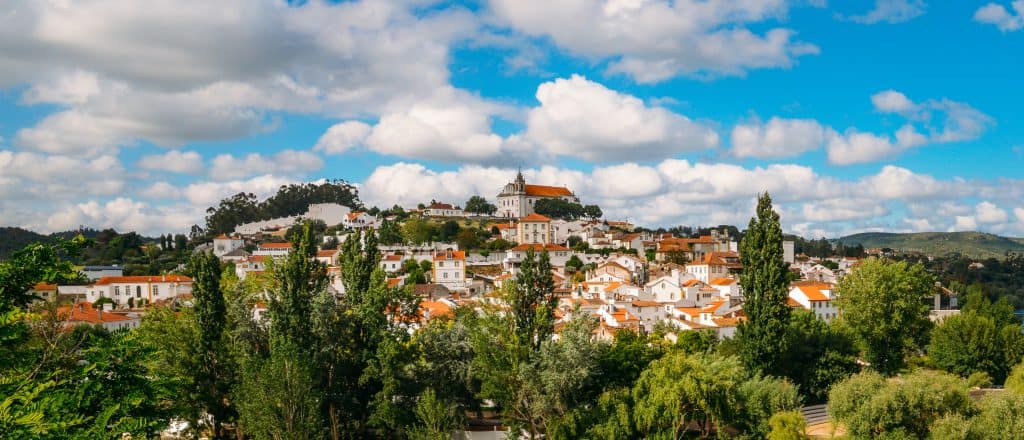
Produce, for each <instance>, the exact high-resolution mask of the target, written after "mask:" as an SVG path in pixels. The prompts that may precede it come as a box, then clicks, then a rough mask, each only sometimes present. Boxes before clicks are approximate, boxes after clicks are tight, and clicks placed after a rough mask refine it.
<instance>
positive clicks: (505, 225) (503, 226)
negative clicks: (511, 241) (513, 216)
mask: <svg viewBox="0 0 1024 440" xmlns="http://www.w3.org/2000/svg"><path fill="white" fill-rule="evenodd" d="M494 227H496V228H498V229H515V228H516V225H514V224H509V223H498V224H496V225H494Z"/></svg>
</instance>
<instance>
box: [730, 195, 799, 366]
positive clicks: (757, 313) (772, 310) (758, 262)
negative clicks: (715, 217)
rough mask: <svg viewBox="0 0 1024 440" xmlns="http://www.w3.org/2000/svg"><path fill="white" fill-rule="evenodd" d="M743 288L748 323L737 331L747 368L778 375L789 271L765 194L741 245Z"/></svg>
mask: <svg viewBox="0 0 1024 440" xmlns="http://www.w3.org/2000/svg"><path fill="white" fill-rule="evenodd" d="M740 262H741V263H743V272H742V273H741V274H740V286H741V287H742V288H743V292H744V295H745V296H746V302H745V303H744V305H743V311H744V313H745V314H746V315H747V320H746V321H743V322H742V323H741V324H740V326H739V328H738V329H737V338H738V339H739V341H740V346H741V354H742V358H743V362H744V364H745V365H746V366H747V368H749V369H750V370H752V371H762V372H764V373H767V374H779V372H780V370H781V369H782V365H781V364H780V361H781V359H782V357H783V356H784V353H785V351H786V341H785V337H784V336H785V331H786V328H787V326H788V323H789V312H790V310H789V306H788V305H786V299H787V297H788V287H787V286H788V285H789V281H788V278H787V276H788V274H789V267H788V264H786V262H785V261H783V259H782V227H781V226H780V224H779V214H778V213H776V212H775V211H774V210H773V209H772V200H771V197H770V196H769V195H768V193H764V194H762V195H760V196H759V197H758V200H757V214H756V215H755V216H754V217H753V218H751V219H750V224H749V226H748V227H747V231H746V234H745V235H744V236H743V240H742V241H741V242H740Z"/></svg>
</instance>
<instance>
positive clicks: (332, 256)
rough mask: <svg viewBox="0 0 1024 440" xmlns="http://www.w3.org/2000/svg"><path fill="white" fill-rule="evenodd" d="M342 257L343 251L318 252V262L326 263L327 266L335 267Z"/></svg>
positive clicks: (328, 250)
mask: <svg viewBox="0 0 1024 440" xmlns="http://www.w3.org/2000/svg"><path fill="white" fill-rule="evenodd" d="M340 255H341V251H339V250H337V249H321V250H318V251H316V259H317V261H319V262H321V263H324V264H325V265H327V266H334V265H335V264H336V263H337V262H338V257H339V256H340Z"/></svg>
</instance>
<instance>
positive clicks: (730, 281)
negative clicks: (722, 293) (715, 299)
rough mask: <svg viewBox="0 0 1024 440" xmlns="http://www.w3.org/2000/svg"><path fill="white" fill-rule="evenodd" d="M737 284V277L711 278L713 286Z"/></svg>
mask: <svg viewBox="0 0 1024 440" xmlns="http://www.w3.org/2000/svg"><path fill="white" fill-rule="evenodd" d="M733 284H736V279H735V278H715V279H713V280H711V285H712V286H731V285H733Z"/></svg>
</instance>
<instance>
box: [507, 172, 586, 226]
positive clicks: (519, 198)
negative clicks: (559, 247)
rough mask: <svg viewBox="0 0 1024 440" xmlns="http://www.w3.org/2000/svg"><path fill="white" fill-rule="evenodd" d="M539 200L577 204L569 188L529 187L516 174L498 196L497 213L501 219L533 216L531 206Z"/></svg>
mask: <svg viewBox="0 0 1024 440" xmlns="http://www.w3.org/2000/svg"><path fill="white" fill-rule="evenodd" d="M541 199H562V200H565V201H567V202H571V203H579V202H580V199H579V198H577V197H576V195H575V194H573V193H572V191H569V188H566V187H564V186H544V185H529V184H527V183H526V179H524V178H523V173H521V172H520V173H518V174H516V180H515V181H513V182H509V183H508V184H507V185H505V188H504V189H502V190H501V193H499V194H498V212H497V215H498V216H501V217H509V218H520V217H526V216H528V215H530V214H533V212H534V211H533V205H534V204H535V203H537V201H538V200H541Z"/></svg>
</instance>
